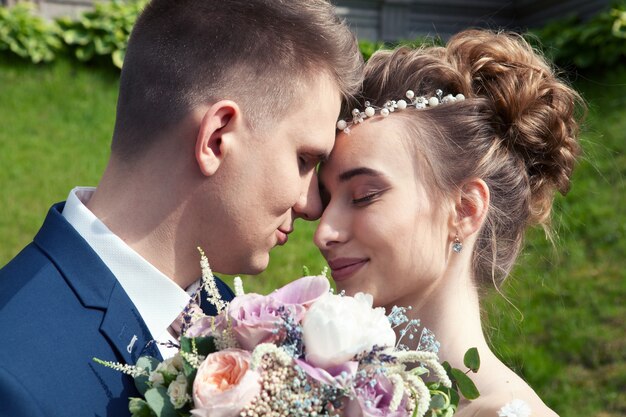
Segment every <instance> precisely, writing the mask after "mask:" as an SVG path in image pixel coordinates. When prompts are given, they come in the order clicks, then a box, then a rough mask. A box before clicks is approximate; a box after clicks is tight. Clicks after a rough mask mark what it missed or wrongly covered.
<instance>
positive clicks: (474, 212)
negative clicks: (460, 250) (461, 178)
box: [450, 178, 490, 240]
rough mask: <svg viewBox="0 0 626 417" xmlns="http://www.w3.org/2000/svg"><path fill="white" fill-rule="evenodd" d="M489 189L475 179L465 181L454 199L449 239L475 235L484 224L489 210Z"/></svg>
mask: <svg viewBox="0 0 626 417" xmlns="http://www.w3.org/2000/svg"><path fill="white" fill-rule="evenodd" d="M489 198H490V195H489V187H488V186H487V184H486V183H485V181H483V180H481V179H479V178H476V179H471V180H468V181H466V182H465V183H464V184H463V185H462V186H461V188H460V189H459V192H458V194H457V196H456V198H455V206H454V215H453V218H452V219H451V225H450V226H451V230H450V233H451V238H452V239H454V238H455V237H456V236H457V235H458V238H459V239H460V240H464V239H466V238H467V237H469V236H471V235H473V234H475V233H477V232H478V231H479V230H480V228H481V227H482V225H483V223H484V222H485V218H486V217H487V212H488V210H489Z"/></svg>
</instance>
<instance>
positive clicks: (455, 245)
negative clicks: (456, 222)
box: [452, 235, 463, 253]
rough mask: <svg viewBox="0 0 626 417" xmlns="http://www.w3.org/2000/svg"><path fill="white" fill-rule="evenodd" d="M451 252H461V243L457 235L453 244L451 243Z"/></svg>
mask: <svg viewBox="0 0 626 417" xmlns="http://www.w3.org/2000/svg"><path fill="white" fill-rule="evenodd" d="M452 250H453V251H455V252H456V253H460V252H461V251H462V250H463V244H462V243H461V239H459V235H455V236H454V242H452Z"/></svg>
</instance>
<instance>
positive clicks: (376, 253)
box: [314, 117, 450, 307]
mask: <svg viewBox="0 0 626 417" xmlns="http://www.w3.org/2000/svg"><path fill="white" fill-rule="evenodd" d="M406 133H407V131H406V128H403V124H402V121H401V120H398V119H395V120H393V119H392V118H391V117H388V118H385V119H381V118H377V119H371V120H368V121H366V122H365V123H363V124H360V125H358V126H355V127H353V128H352V131H351V133H350V134H348V135H346V134H343V133H342V134H341V135H339V137H338V138H337V141H336V143H335V147H334V148H333V151H332V153H331V155H330V159H329V160H328V162H327V163H326V164H324V166H323V167H322V169H321V171H320V185H321V192H322V200H323V201H324V203H325V210H324V213H323V215H322V218H321V220H320V223H319V226H318V228H317V230H316V232H315V237H314V240H315V244H316V245H317V246H318V247H319V249H320V251H321V252H322V254H323V255H324V257H325V258H326V260H327V261H328V264H329V266H330V269H331V271H332V276H333V279H334V280H335V282H336V284H337V288H338V289H339V290H345V291H346V293H347V294H348V295H353V294H355V293H357V292H366V293H370V294H372V295H373V296H374V304H375V305H378V306H386V307H391V306H393V305H399V306H400V305H405V306H406V305H408V304H409V303H411V302H412V300H413V299H414V298H415V297H416V296H418V297H419V294H421V293H422V292H424V291H426V290H427V289H428V287H429V286H431V285H433V284H434V283H435V282H436V280H437V278H438V277H440V276H442V275H443V273H444V270H445V264H446V257H447V253H448V248H449V243H450V230H449V227H448V217H449V216H448V215H447V213H446V210H443V209H442V207H439V205H438V204H436V203H435V198H434V196H433V194H432V193H431V192H429V191H428V187H427V185H426V184H425V183H424V182H423V181H422V180H420V177H421V176H423V175H428V173H427V171H425V172H420V165H421V163H420V162H418V160H417V159H416V155H415V151H414V150H413V149H414V148H415V147H413V146H411V145H409V146H407V145H406V142H405V141H404V140H403V139H402V136H403V135H405V134H406ZM416 139H419V138H416Z"/></svg>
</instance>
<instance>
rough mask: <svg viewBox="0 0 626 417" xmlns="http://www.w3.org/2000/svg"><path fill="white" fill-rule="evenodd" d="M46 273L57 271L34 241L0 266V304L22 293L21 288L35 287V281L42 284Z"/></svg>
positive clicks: (56, 272)
mask: <svg viewBox="0 0 626 417" xmlns="http://www.w3.org/2000/svg"><path fill="white" fill-rule="evenodd" d="M48 274H58V271H57V269H56V268H55V267H54V265H53V264H52V262H51V261H50V259H48V258H47V257H46V256H45V255H44V254H43V253H42V252H41V250H40V249H39V248H38V247H37V246H36V245H35V244H34V243H31V244H29V245H28V246H26V247H25V248H24V249H22V251H21V252H20V253H19V254H18V255H17V256H15V257H14V258H13V259H11V260H10V261H9V263H8V264H6V265H5V266H4V267H2V268H0V306H3V305H4V304H5V303H6V302H8V299H9V298H13V297H15V296H19V295H20V294H22V290H23V289H25V288H27V289H28V288H32V287H31V286H35V287H36V286H37V285H38V283H37V281H42V282H41V283H40V284H44V283H45V281H46V278H45V276H46V275H48Z"/></svg>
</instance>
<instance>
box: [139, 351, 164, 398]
mask: <svg viewBox="0 0 626 417" xmlns="http://www.w3.org/2000/svg"><path fill="white" fill-rule="evenodd" d="M158 364H159V361H158V359H156V358H153V357H152V356H142V357H140V358H139V359H138V360H137V363H136V364H135V366H137V367H138V368H142V369H144V370H145V371H146V372H147V373H150V372H152V371H154V370H155V369H156V367H157V365H158ZM135 387H137V390H138V391H139V393H140V394H141V395H146V391H147V390H148V389H149V388H150V386H149V385H148V376H147V375H140V376H138V377H135Z"/></svg>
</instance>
